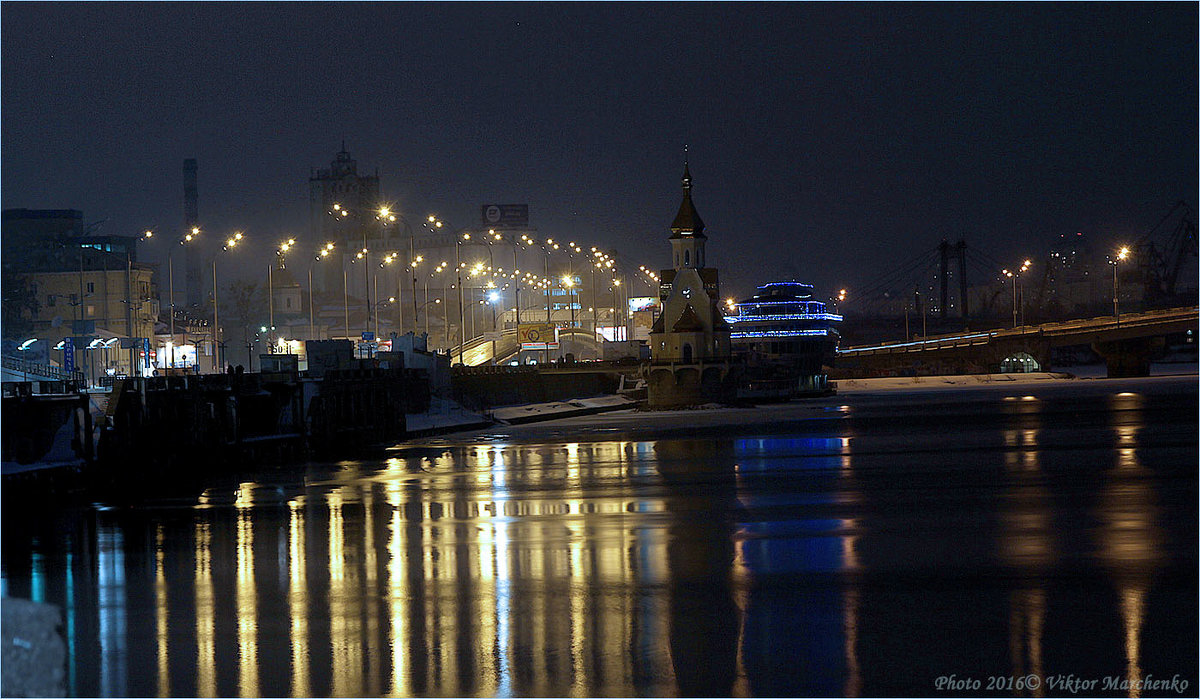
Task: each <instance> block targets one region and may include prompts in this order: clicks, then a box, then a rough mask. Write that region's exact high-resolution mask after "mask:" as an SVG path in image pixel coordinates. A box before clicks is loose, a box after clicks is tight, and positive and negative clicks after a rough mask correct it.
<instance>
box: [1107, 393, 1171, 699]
mask: <svg viewBox="0 0 1200 699" xmlns="http://www.w3.org/2000/svg"><path fill="white" fill-rule="evenodd" d="M1113 403H1114V407H1115V408H1116V409H1117V410H1132V409H1136V408H1137V407H1139V406H1140V405H1141V404H1142V397H1141V396H1140V395H1138V394H1134V393H1121V394H1118V395H1116V396H1114V397H1113ZM1140 429H1141V425H1137V424H1133V425H1130V424H1122V423H1120V422H1117V424H1114V426H1113V432H1114V436H1115V438H1116V446H1117V448H1116V463H1115V464H1114V465H1113V468H1112V469H1110V470H1109V471H1108V473H1107V474H1105V478H1104V480H1105V483H1104V486H1103V488H1102V490H1101V495H1100V502H1099V505H1098V507H1097V515H1098V518H1099V520H1100V522H1101V526H1100V530H1099V532H1098V540H1099V541H1098V543H1099V548H1100V551H1099V554H1100V559H1101V561H1102V562H1103V563H1104V565H1105V566H1106V568H1107V569H1108V571H1109V574H1110V576H1111V577H1112V580H1113V582H1114V584H1115V585H1116V588H1117V595H1118V597H1119V599H1120V602H1119V610H1120V617H1121V625H1122V629H1123V632H1124V633H1123V634H1122V636H1123V641H1124V655H1125V679H1126V680H1127V681H1128V682H1129V688H1130V689H1129V696H1131V697H1138V696H1141V690H1140V686H1141V681H1142V679H1143V670H1142V659H1141V654H1142V653H1141V641H1142V626H1143V623H1144V618H1145V601H1146V596H1147V593H1148V591H1149V589H1150V586H1151V582H1152V580H1153V578H1154V575H1155V573H1156V571H1157V569H1158V568H1159V567H1161V565H1162V562H1163V554H1162V550H1161V549H1162V545H1163V538H1164V537H1163V532H1162V530H1161V527H1160V526H1159V524H1158V518H1157V517H1156V512H1157V511H1158V504H1157V502H1156V500H1157V498H1156V496H1155V494H1154V489H1153V486H1152V481H1151V475H1152V474H1151V473H1150V472H1149V471H1148V470H1147V469H1146V468H1145V466H1144V465H1143V464H1142V462H1141V458H1140V456H1139V452H1138V433H1139V431H1140Z"/></svg>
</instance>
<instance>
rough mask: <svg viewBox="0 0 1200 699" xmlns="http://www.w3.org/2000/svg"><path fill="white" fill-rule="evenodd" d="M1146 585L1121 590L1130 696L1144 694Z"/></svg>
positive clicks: (1126, 675)
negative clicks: (1142, 689)
mask: <svg viewBox="0 0 1200 699" xmlns="http://www.w3.org/2000/svg"><path fill="white" fill-rule="evenodd" d="M1145 603H1146V589H1145V585H1141V584H1134V585H1130V586H1128V587H1126V588H1125V589H1124V590H1121V621H1122V622H1123V623H1124V624H1125V678H1126V679H1127V680H1129V696H1130V697H1140V696H1141V695H1142V691H1141V684H1142V667H1141V636H1142V618H1143V615H1144V614H1145V606H1146V604H1145Z"/></svg>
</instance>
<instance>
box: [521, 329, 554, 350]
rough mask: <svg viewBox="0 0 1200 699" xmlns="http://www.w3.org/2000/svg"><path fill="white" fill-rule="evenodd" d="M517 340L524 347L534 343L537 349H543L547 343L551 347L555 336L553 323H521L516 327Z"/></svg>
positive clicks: (527, 347)
mask: <svg viewBox="0 0 1200 699" xmlns="http://www.w3.org/2000/svg"><path fill="white" fill-rule="evenodd" d="M517 342H519V343H521V347H522V348H524V349H530V347H529V346H530V345H536V346H537V348H538V349H543V348H545V347H546V346H547V345H549V346H550V347H553V346H554V345H555V344H556V342H557V338H555V337H554V325H553V324H552V323H522V324H521V325H520V326H518V327H517Z"/></svg>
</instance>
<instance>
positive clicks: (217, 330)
mask: <svg viewBox="0 0 1200 699" xmlns="http://www.w3.org/2000/svg"><path fill="white" fill-rule="evenodd" d="M243 237H244V236H242V234H241V233H238V232H235V233H234V234H233V235H232V236H230V237H229V238H228V239H226V240H225V245H223V246H221V249H222V250H233V249H234V248H235V247H237V246H238V244H239V243H241V242H242V238H243ZM212 277H213V329H212V341H213V372H214V373H218V372H219V369H218V368H217V367H218V364H219V363H221V359H220V354H221V338H220V335H221V324H220V322H219V320H218V318H217V305H218V300H217V256H216V255H213V258H212Z"/></svg>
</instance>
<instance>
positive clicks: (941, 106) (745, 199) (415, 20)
mask: <svg viewBox="0 0 1200 699" xmlns="http://www.w3.org/2000/svg"><path fill="white" fill-rule="evenodd" d="M0 31H2V52H3V53H2V62H0V66H2V71H3V72H2V103H0V115H2V127H3V133H2V138H3V143H2V150H0V154H2V167H3V188H2V197H3V206H4V207H5V208H15V207H27V208H77V209H82V210H83V211H84V215H85V218H86V219H87V220H89V221H96V220H101V219H104V220H106V223H105V224H104V226H103V228H102V230H103V231H104V232H108V233H123V234H130V233H136V232H137V231H138V230H140V229H143V228H146V227H151V226H154V227H158V228H160V229H169V228H178V227H180V226H181V225H182V218H183V214H182V175H181V165H182V160H183V159H184V158H188V157H194V158H197V159H198V160H199V165H200V214H201V219H202V221H203V222H204V225H205V228H206V230H210V231H211V230H217V231H228V230H232V229H234V228H239V229H244V230H245V231H247V234H248V235H250V236H252V237H254V238H255V239H256V240H266V239H268V238H269V239H271V240H274V239H276V238H278V237H279V236H280V235H281V234H282V233H285V232H293V231H294V232H301V231H303V230H305V228H306V226H307V209H306V207H307V196H308V194H307V178H308V176H309V172H310V169H311V168H313V167H328V164H329V161H330V160H332V158H333V156H334V153H335V152H336V151H337V150H338V148H339V146H340V143H341V141H342V139H343V138H344V139H345V141H346V146H347V148H348V150H350V151H351V153H352V154H353V155H354V157H355V158H356V159H358V161H359V166H360V169H365V170H374V169H375V168H376V167H378V168H379V170H380V171H381V173H382V176H383V188H384V191H385V194H386V195H387V197H388V198H389V199H390V200H391V201H393V202H394V203H395V204H396V205H397V206H398V207H399V208H400V209H401V210H403V211H406V212H408V213H411V214H413V215H416V216H422V215H424V214H426V213H438V214H439V215H440V216H441V217H442V218H444V219H446V220H447V221H449V222H450V223H451V224H452V225H454V226H456V227H459V226H468V225H474V224H476V222H477V220H478V218H479V206H480V204H483V203H528V204H529V206H530V212H531V218H532V223H533V224H534V225H536V226H537V227H538V228H539V230H540V231H541V233H542V234H543V235H551V236H555V237H561V238H564V239H566V238H572V239H575V240H576V241H577V242H579V243H581V244H583V245H585V246H588V245H602V246H604V247H606V248H608V247H614V248H616V249H617V250H618V251H620V252H621V253H624V254H626V255H628V256H630V257H632V258H634V259H637V260H639V261H643V262H644V263H645V264H648V265H652V266H654V267H664V266H667V264H668V251H669V248H668V244H667V236H668V235H669V231H668V226H669V225H670V222H671V219H672V218H673V216H674V214H675V210H676V208H677V206H678V202H679V196H680V189H679V177H680V174H681V170H682V160H683V154H682V150H683V145H684V144H685V143H686V144H688V146H689V159H690V163H691V170H692V174H693V176H694V179H695V190H694V198H695V201H696V205H697V208H698V209H699V211H700V213H701V215H702V216H703V217H704V220H705V222H706V223H707V225H708V233H709V252H708V257H709V262H710V264H715V265H716V266H718V267H719V268H720V269H721V271H722V276H723V280H724V286H725V290H726V291H728V292H730V293H736V294H740V293H746V292H748V291H750V290H751V288H752V285H753V284H755V283H762V282H765V281H770V280H774V279H778V278H781V277H793V276H795V277H798V278H800V279H802V280H809V281H812V282H815V283H816V284H817V285H818V292H819V293H820V294H822V295H828V293H830V292H831V290H832V289H834V288H836V287H839V286H847V287H851V288H862V287H863V286H865V285H867V284H868V283H869V282H870V280H871V279H872V278H873V277H874V276H875V275H878V274H880V273H883V272H885V271H887V270H889V269H891V268H892V267H894V266H896V265H897V264H898V263H899V262H902V261H904V260H907V259H909V258H911V257H913V256H914V255H915V254H917V253H918V252H921V251H923V250H925V249H931V248H933V247H934V246H935V245H936V244H937V242H938V241H939V240H940V239H941V238H943V237H950V238H952V239H953V238H958V237H963V236H965V238H966V240H967V242H968V245H971V246H974V247H978V248H980V249H981V250H986V251H987V252H988V254H989V256H990V257H992V258H995V259H997V260H1005V261H1007V260H1014V261H1015V260H1017V259H1018V258H1020V257H1024V256H1031V255H1037V254H1041V253H1043V252H1044V251H1045V250H1046V248H1047V247H1048V245H1049V243H1050V240H1051V239H1052V238H1054V237H1056V236H1057V235H1058V234H1060V233H1065V232H1075V231H1083V232H1084V233H1085V234H1088V235H1091V236H1093V238H1094V239H1095V240H1097V241H1099V242H1101V243H1103V244H1108V243H1109V242H1110V241H1111V242H1118V241H1121V240H1126V239H1129V238H1131V237H1136V236H1137V235H1140V234H1141V233H1143V232H1145V231H1146V230H1147V229H1148V228H1150V227H1151V226H1152V225H1153V224H1154V223H1155V222H1157V220H1158V219H1159V217H1161V216H1162V215H1164V214H1165V213H1166V212H1167V210H1168V209H1169V208H1170V206H1171V205H1172V204H1173V203H1174V202H1175V201H1178V200H1181V199H1182V200H1185V201H1187V202H1188V203H1189V204H1190V205H1192V206H1193V207H1195V203H1196V202H1195V199H1196V193H1197V188H1198V183H1197V162H1198V158H1200V156H1198V150H1197V124H1198V121H1197V119H1198V117H1197V101H1198V95H1197V56H1198V54H1197V9H1196V5H1195V4H1194V3H1185V4H1165V3H1146V4H1137V5H1124V4H1108V3H1101V4H1085V3H1072V4H1064V5H1057V4H1050V3H1029V4H1019V5H1002V6H995V5H981V4H974V3H968V4H958V3H932V4H927V5H920V6H911V5H903V4H891V3H883V4H870V5H860V4H841V3H835V4H802V5H790V4H789V5H784V4H775V3H772V4H748V3H737V4H708V3H682V4H640V3H629V4H627V3H620V4H605V5H593V4H566V5H559V4H552V3H529V4H520V5H509V4H477V3H451V4H422V3H396V4H391V3H364V4H357V3H330V4H323V3H297V4H274V3H231V4H225V3H154V4H141V5H123V4H117V3H109V2H103V3H87V4H67V3H4V4H3V5H2V9H0ZM264 245H265V243H264Z"/></svg>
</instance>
